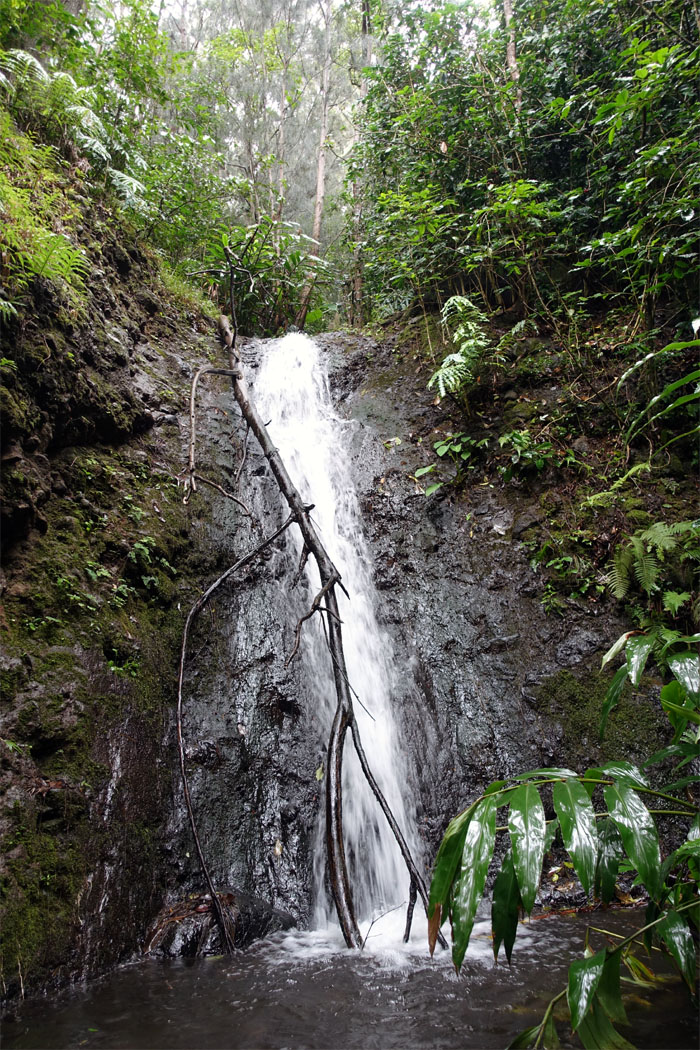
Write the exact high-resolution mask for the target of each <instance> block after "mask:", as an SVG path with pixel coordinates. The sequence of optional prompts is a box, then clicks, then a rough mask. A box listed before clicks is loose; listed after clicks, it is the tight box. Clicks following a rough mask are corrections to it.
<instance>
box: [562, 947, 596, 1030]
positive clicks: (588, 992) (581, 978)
mask: <svg viewBox="0 0 700 1050" xmlns="http://www.w3.org/2000/svg"><path fill="white" fill-rule="evenodd" d="M604 965H605V948H603V949H602V950H601V951H599V952H596V954H595V955H590V956H588V958H586V959H575V960H574V962H572V963H571V966H570V967H569V983H568V986H567V990H566V1000H567V1002H568V1004H569V1013H570V1014H571V1028H572V1030H573V1031H574V1032H575V1031H576V1030H577V1028H578V1027H579V1025H580V1024H581V1021H582V1020H583V1019H584V1017H585V1016H586V1014H587V1013H588V1010H589V1009H590V1006H591V1004H592V1002H593V996H594V995H595V991H596V988H597V987H598V984H599V982H600V979H601V977H602V976H603V967H604Z"/></svg>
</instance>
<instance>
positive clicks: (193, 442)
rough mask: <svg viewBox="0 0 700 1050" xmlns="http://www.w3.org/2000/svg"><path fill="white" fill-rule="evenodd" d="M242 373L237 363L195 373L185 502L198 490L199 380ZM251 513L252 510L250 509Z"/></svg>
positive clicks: (191, 402)
mask: <svg viewBox="0 0 700 1050" xmlns="http://www.w3.org/2000/svg"><path fill="white" fill-rule="evenodd" d="M236 374H240V371H239V370H238V369H237V367H236V365H235V364H234V365H232V366H231V368H206V367H205V368H199V369H197V371H196V372H195V374H194V378H193V379H192V386H191V387H190V444H189V450H188V455H187V473H188V475H189V478H188V480H187V482H185V485H186V487H187V489H188V492H187V495H186V496H185V502H187V500H188V499H189V493H190V492H196V491H197V482H196V480H195V462H194V460H195V448H196V446H197V409H196V405H197V386H198V385H199V380H200V379H201V377H202V376H205V375H214V376H234V375H236ZM246 510H247V508H246ZM248 514H250V511H248Z"/></svg>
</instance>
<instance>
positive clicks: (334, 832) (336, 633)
mask: <svg viewBox="0 0 700 1050" xmlns="http://www.w3.org/2000/svg"><path fill="white" fill-rule="evenodd" d="M218 328H219V334H220V336H221V340H222V343H223V344H224V346H225V347H226V348H227V349H228V351H229V364H230V370H231V380H232V385H233V394H234V397H235V399H236V402H237V403H238V406H239V408H240V410H241V413H242V415H243V418H244V419H245V421H246V423H247V424H248V427H249V428H250V430H251V431H252V432H253V434H254V436H255V438H256V440H257V442H258V444H259V446H260V449H261V451H262V453H263V455H264V457H265V459H266V460H267V462H268V463H269V465H270V469H271V471H272V474H273V476H274V478H275V481H276V482H277V485H278V488H279V490H280V492H281V494H282V495H283V497H284V499H285V500H286V502H287V505H288V507H289V511H290V517H291V518H292V519H293V520H294V521H296V523H297V525H298V526H299V530H300V532H301V535H302V540H303V543H304V547H305V549H306V550H307V551H308V553H309V555H310V556H312V557H313V559H314V561H315V562H316V566H317V568H318V572H319V577H320V583H321V592H320V594H319V596H318V599H319V600H320V598H322V597H325V611H326V613H327V641H328V647H329V650H330V654H331V663H332V666H333V677H334V682H335V692H336V698H337V704H336V711H335V716H334V718H333V725H332V727H331V733H330V738H329V741H328V754H327V771H326V781H325V782H326V849H327V855H328V868H329V878H330V885H331V892H332V894H333V900H334V903H335V907H336V912H337V914H338V920H339V922H340V927H341V930H342V932H343V937H344V938H345V942H346V944H347V945H348V947H351V948H361V947H362V943H363V941H362V936H361V934H360V930H359V927H358V924H357V919H356V917H355V912H354V907H353V901H352V892H351V888H350V881H349V877H348V870H347V863H346V859H345V848H344V844H343V813H342V770H343V750H344V745H345V738H346V735H347V731H348V729H351V731H352V736H353V741H354V743H355V749H356V751H357V753H358V757H359V758H360V764H361V766H362V771H363V773H364V775H365V778H366V779H367V781H368V783H369V785H370V788H371V790H372V792H373V794H374V796H375V798H376V799H377V801H378V802H379V805H380V807H381V809H382V811H383V812H384V815H385V817H386V818H387V821H388V823H389V827H390V828H391V831H392V833H393V835H394V837H395V838H396V841H397V842H398V845H399V849H400V850H401V855H402V857H403V859H404V862H405V864H406V866H407V868H408V871H409V873H410V875H411V880H412V883H415V886H416V887H417V889H418V892H419V893H420V896H421V899H422V901H423V903H424V905H425V909H426V914H427V910H428V895H427V891H426V889H425V885H424V883H423V879H422V878H421V875H420V873H419V872H418V869H417V868H416V865H415V863H414V861H413V858H412V856H411V853H410V850H409V849H408V846H407V845H406V841H405V839H404V837H403V835H402V833H401V830H400V828H399V826H398V824H397V823H396V820H395V818H394V815H393V813H392V812H391V809H390V807H389V805H388V803H387V802H386V799H385V798H384V796H383V795H382V793H381V791H380V789H379V786H378V785H377V782H376V780H375V779H374V776H373V774H372V771H371V769H370V767H369V764H368V762H367V758H366V756H365V753H364V750H363V749H362V744H361V742H360V737H359V732H358V729H357V725H356V723H355V715H354V710H353V706H352V696H351V689H350V683H349V681H348V675H347V670H346V665H345V654H344V649H343V638H342V629H341V619H340V613H339V610H338V600H337V596H336V591H335V587H336V584H338V585H339V586H340V587H342V586H343V585H342V583H341V578H340V573H339V572H338V570H337V569H336V567H335V565H334V564H333V562H332V561H331V559H330V557H329V556H328V553H327V551H326V549H325V547H324V546H323V544H322V542H321V540H320V538H319V536H318V533H317V532H316V530H315V528H314V526H313V524H312V522H311V518H310V517H309V512H308V510H309V509H308V508H307V507H306V506H305V504H304V502H303V500H302V498H301V495H300V493H299V491H298V490H297V489H296V487H295V486H294V484H293V483H292V481H291V479H290V477H289V475H288V473H287V470H286V467H285V465H284V463H283V461H282V458H281V456H280V453H279V450H278V449H276V448H275V446H274V445H273V443H272V441H271V439H270V435H269V434H268V432H267V428H266V427H265V425H264V423H263V422H262V420H261V418H260V416H259V415H258V413H257V410H256V408H255V405H254V404H253V403H252V401H251V400H250V397H249V394H248V390H247V387H246V383H245V379H244V377H243V374H242V371H241V369H240V366H239V362H240V358H239V357H238V355H237V352H236V335H237V331H236V327H235V325H234V328H233V329H231V326H230V325H229V323H228V320H227V319H226V318H225V317H223V316H221V317H220V318H219V323H218ZM343 590H344V588H343ZM346 593H347V592H346ZM315 602H316V599H315ZM314 611H315V609H314V608H313V606H312V613H313V612H314ZM307 618H308V616H307V617H305V619H307ZM300 623H303V619H302V621H300ZM297 629H298V630H299V625H298V628H297ZM443 943H444V942H443Z"/></svg>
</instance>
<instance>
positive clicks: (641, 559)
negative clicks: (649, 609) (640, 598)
mask: <svg viewBox="0 0 700 1050" xmlns="http://www.w3.org/2000/svg"><path fill="white" fill-rule="evenodd" d="M659 571H660V570H659V563H658V561H657V559H656V557H655V556H654V555H653V554H652V553H651V552H650V551H646V550H644V551H643V553H641V554H640V555H638V556H637V557H636V558H635V560H634V575H635V576H636V578H637V583H638V584H639V586H640V587H641V588H642V590H643V591H644V592H645V593H646V594H651V593H652V592H653V591H655V590H658V584H657V581H658V578H659Z"/></svg>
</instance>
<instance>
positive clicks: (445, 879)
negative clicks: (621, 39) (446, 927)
mask: <svg viewBox="0 0 700 1050" xmlns="http://www.w3.org/2000/svg"><path fill="white" fill-rule="evenodd" d="M476 805H477V803H476V802H475V803H473V805H471V806H470V807H469V808H468V809H465V811H464V813H460V814H459V815H458V816H456V817H455V818H454V820H451V821H450V823H449V824H448V826H447V831H446V832H445V834H444V835H443V838H442V842H441V843H440V848H439V850H438V854H437V857H436V858H435V867H434V869H433V878H432V880H431V883H430V898H429V901H428V943H429V945H430V954H431V955H432V954H433V952H434V950H435V944H436V942H437V935H438V931H439V929H440V927H441V926H442V923H443V921H444V920H445V919H446V918H447V901H448V899H449V896H450V889H451V887H452V883H453V881H454V877H455V875H456V873H457V870H458V868H459V862H460V860H461V859H462V850H463V848H464V839H465V837H466V834H467V826H468V824H469V821H470V820H471V816H472V813H473V812H474V809H475V808H476Z"/></svg>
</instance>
